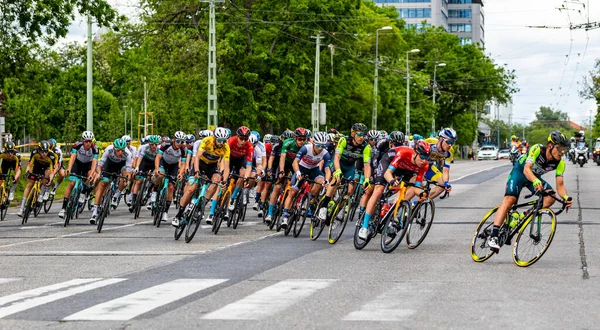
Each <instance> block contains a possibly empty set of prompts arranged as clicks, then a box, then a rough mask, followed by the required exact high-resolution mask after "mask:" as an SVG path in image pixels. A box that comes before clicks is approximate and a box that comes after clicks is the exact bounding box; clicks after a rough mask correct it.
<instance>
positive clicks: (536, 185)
mask: <svg viewBox="0 0 600 330" xmlns="http://www.w3.org/2000/svg"><path fill="white" fill-rule="evenodd" d="M533 188H535V189H536V190H542V188H543V185H542V181H541V180H540V179H535V180H533Z"/></svg>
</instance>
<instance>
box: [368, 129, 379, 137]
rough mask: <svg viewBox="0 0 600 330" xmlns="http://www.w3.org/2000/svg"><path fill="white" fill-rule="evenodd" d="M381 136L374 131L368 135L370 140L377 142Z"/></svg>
mask: <svg viewBox="0 0 600 330" xmlns="http://www.w3.org/2000/svg"><path fill="white" fill-rule="evenodd" d="M380 136H381V135H379V131H376V130H374V129H372V130H370V131H369V133H367V137H368V138H369V139H370V140H377V139H379V137H380Z"/></svg>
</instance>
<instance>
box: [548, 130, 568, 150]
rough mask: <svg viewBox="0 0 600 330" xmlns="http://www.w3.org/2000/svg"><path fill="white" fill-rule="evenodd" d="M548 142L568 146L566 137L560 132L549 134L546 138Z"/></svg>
mask: <svg viewBox="0 0 600 330" xmlns="http://www.w3.org/2000/svg"><path fill="white" fill-rule="evenodd" d="M548 142H550V143H553V144H557V145H560V146H565V147H568V146H569V143H568V140H567V137H566V136H565V135H564V134H563V133H561V132H560V131H554V132H552V133H550V135H549V136H548Z"/></svg>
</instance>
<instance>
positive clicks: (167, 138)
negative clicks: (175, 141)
mask: <svg viewBox="0 0 600 330" xmlns="http://www.w3.org/2000/svg"><path fill="white" fill-rule="evenodd" d="M162 142H163V143H171V138H170V137H168V136H163V137H162Z"/></svg>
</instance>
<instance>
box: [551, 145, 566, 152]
mask: <svg viewBox="0 0 600 330" xmlns="http://www.w3.org/2000/svg"><path fill="white" fill-rule="evenodd" d="M554 146H555V147H556V149H558V151H560V152H565V151H567V149H568V147H564V146H559V145H556V144H555V145H554Z"/></svg>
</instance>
